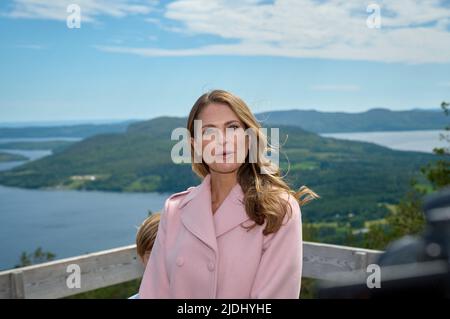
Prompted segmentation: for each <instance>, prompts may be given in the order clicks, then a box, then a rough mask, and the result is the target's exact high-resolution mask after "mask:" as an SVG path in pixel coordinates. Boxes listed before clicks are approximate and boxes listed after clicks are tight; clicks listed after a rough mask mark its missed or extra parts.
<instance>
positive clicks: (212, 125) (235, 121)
mask: <svg viewBox="0 0 450 319" xmlns="http://www.w3.org/2000/svg"><path fill="white" fill-rule="evenodd" d="M231 123H238V124H239V125H240V123H239V121H238V120H232V121H227V122H225V123H224V125H225V126H227V125H230V124H231ZM203 127H217V126H216V125H214V124H212V123H208V124H205V125H202V128H203Z"/></svg>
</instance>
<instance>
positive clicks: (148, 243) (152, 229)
mask: <svg viewBox="0 0 450 319" xmlns="http://www.w3.org/2000/svg"><path fill="white" fill-rule="evenodd" d="M160 218H161V215H160V213H154V214H151V215H150V216H149V217H147V218H146V219H145V220H144V222H143V223H142V225H141V226H140V227H139V230H138V232H137V235H136V250H137V253H138V255H139V257H141V260H142V262H143V263H144V266H145V265H146V264H147V261H148V259H149V258H150V253H151V251H152V248H153V244H154V243H155V239H156V234H157V232H158V225H159V220H160Z"/></svg>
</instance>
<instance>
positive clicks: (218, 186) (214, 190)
mask: <svg viewBox="0 0 450 319" xmlns="http://www.w3.org/2000/svg"><path fill="white" fill-rule="evenodd" d="M236 183H237V172H233V173H228V174H222V173H217V172H211V204H212V210H213V214H214V213H215V212H216V210H217V208H219V206H220V205H221V204H222V202H223V201H224V200H225V198H226V197H227V196H228V194H229V193H230V191H231V190H232V189H233V187H234V186H235V185H236Z"/></svg>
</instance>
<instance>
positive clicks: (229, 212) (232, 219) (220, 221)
mask: <svg viewBox="0 0 450 319" xmlns="http://www.w3.org/2000/svg"><path fill="white" fill-rule="evenodd" d="M243 201H244V192H243V191H242V188H241V186H240V185H239V184H236V185H235V186H234V187H233V188H232V189H231V191H230V194H228V196H227V198H225V200H224V201H223V203H222V205H220V207H219V209H218V210H217V211H216V213H215V214H214V219H215V225H216V236H217V237H219V236H221V235H222V234H224V233H226V232H228V231H229V230H231V229H233V228H234V227H236V226H238V225H240V224H241V223H243V222H245V221H247V220H249V219H250V218H249V217H248V215H247V212H246V211H245V205H244V202H243Z"/></svg>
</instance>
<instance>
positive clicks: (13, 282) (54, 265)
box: [0, 242, 381, 299]
mask: <svg viewBox="0 0 450 319" xmlns="http://www.w3.org/2000/svg"><path fill="white" fill-rule="evenodd" d="M380 254H381V251H376V250H367V249H361V248H353V247H346V246H337V245H328V244H321V243H311V242H304V244H303V277H305V278H315V279H325V278H327V275H329V274H332V273H338V272H347V271H353V270H358V269H362V270H365V269H366V267H367V265H369V264H371V263H373V262H375V260H376V259H377V257H378V256H379V255H380ZM71 265H76V267H79V268H78V269H79V270H80V274H81V277H80V278H81V280H80V287H79V288H78V287H72V288H69V287H70V286H71V285H70V283H69V285H68V284H67V281H68V279H69V280H70V276H71V275H73V271H74V270H73V268H72V267H73V266H71ZM143 270H144V269H143V266H142V264H141V262H140V260H139V259H138V257H137V254H136V246H135V245H130V246H125V247H119V248H115V249H110V250H104V251H99V252H96V253H91V254H86V255H81V256H76V257H72V258H66V259H60V260H56V261H52V262H47V263H43V264H38V265H33V266H28V267H22V268H16V269H11V270H6V271H2V272H0V298H2V299H5V298H6V299H8V298H62V297H66V296H71V295H74V294H78V293H82V292H86V291H90V290H94V289H98V288H103V287H107V286H111V285H115V284H119V283H123V282H127V281H130V280H133V279H137V278H140V277H142V274H143Z"/></svg>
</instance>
